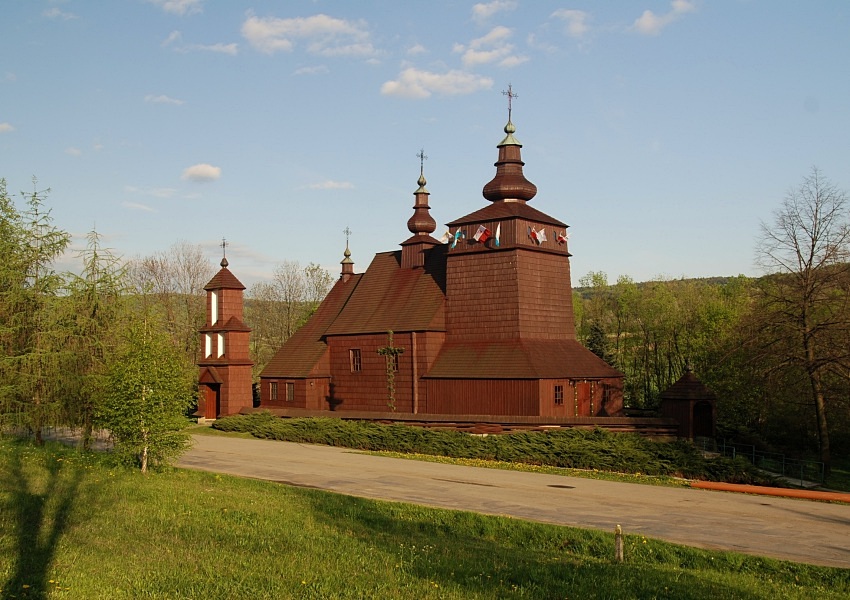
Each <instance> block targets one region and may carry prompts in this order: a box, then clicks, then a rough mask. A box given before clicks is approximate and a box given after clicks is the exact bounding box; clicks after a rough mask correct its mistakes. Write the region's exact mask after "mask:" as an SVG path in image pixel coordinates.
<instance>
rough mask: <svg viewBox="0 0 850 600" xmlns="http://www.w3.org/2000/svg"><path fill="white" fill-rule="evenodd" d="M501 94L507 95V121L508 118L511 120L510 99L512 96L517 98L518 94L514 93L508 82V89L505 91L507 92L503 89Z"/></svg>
mask: <svg viewBox="0 0 850 600" xmlns="http://www.w3.org/2000/svg"><path fill="white" fill-rule="evenodd" d="M502 95H504V96H507V97H508V121H510V120H511V108H512V106H511V101H512V100H513V99H514V98H519V95H518V94H514V92H513V87H512V86H511V84H510V83H509V84H508V91H507V92H505V91H503V92H502Z"/></svg>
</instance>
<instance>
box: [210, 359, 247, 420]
mask: <svg viewBox="0 0 850 600" xmlns="http://www.w3.org/2000/svg"><path fill="white" fill-rule="evenodd" d="M216 368H217V370H218V373H219V375H220V376H221V379H222V385H221V392H220V398H219V405H220V414H219V416H220V417H224V416H227V415H233V414H236V413H238V412H239V411H240V410H241V409H243V408H251V407H253V406H254V396H253V391H252V388H251V384H252V382H253V378H252V373H251V365H229V366H223V367H216Z"/></svg>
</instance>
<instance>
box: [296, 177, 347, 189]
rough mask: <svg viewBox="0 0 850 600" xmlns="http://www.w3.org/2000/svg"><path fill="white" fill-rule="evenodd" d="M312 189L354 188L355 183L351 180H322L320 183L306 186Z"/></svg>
mask: <svg viewBox="0 0 850 600" xmlns="http://www.w3.org/2000/svg"><path fill="white" fill-rule="evenodd" d="M306 187H307V188H308V189H311V190H353V189H354V184H353V183H351V182H349V181H333V180H330V179H329V180H328V181H322V182H320V183H311V184H310V185H308V186H306Z"/></svg>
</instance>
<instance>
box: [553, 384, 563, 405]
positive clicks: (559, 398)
mask: <svg viewBox="0 0 850 600" xmlns="http://www.w3.org/2000/svg"><path fill="white" fill-rule="evenodd" d="M563 403H564V386H562V385H556V386H555V406H561V405H562V404H563Z"/></svg>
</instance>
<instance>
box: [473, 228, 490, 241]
mask: <svg viewBox="0 0 850 600" xmlns="http://www.w3.org/2000/svg"><path fill="white" fill-rule="evenodd" d="M492 235H493V234H492V233H491V232H490V230H489V229H487V228H486V227H484V225H479V226H478V230H477V231H476V232H475V235H473V236H472V237H473V239H474V240H475V241H476V242H481V243H482V244H483V243H484V242H486V241H487V240H488V239H490V236H492Z"/></svg>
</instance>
